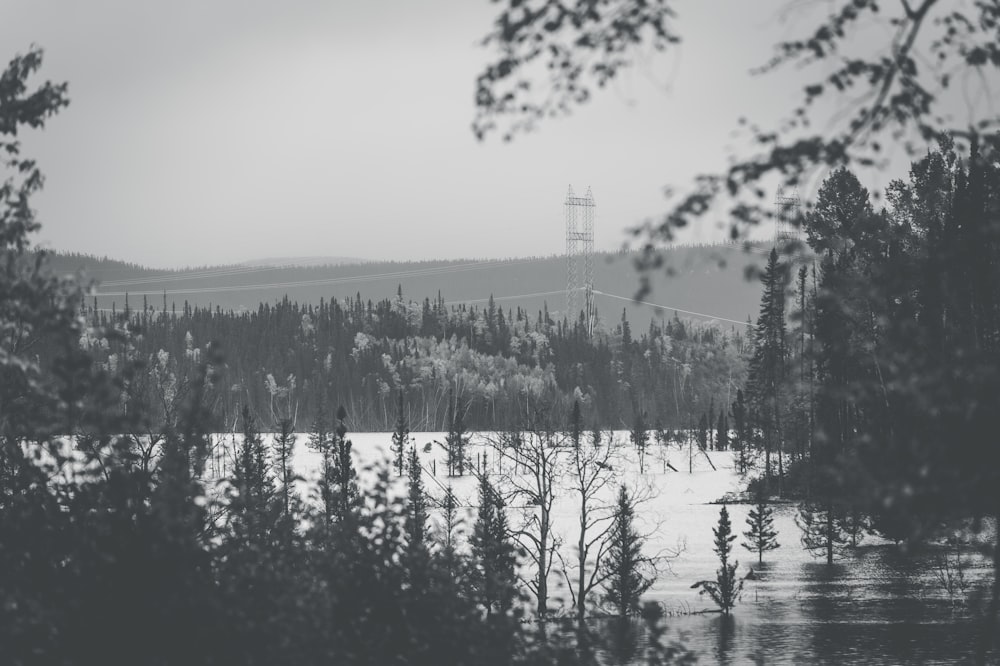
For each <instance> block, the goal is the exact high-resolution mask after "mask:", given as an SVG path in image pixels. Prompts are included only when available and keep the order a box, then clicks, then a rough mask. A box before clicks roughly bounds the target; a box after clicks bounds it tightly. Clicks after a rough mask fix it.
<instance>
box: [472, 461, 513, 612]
mask: <svg viewBox="0 0 1000 666" xmlns="http://www.w3.org/2000/svg"><path fill="white" fill-rule="evenodd" d="M471 545H472V552H473V556H474V558H475V561H476V565H477V566H476V568H477V574H476V579H477V585H476V587H477V589H478V590H479V594H480V598H481V603H482V604H483V607H484V609H485V610H486V616H487V617H491V616H492V615H493V613H494V612H498V613H501V614H503V613H506V612H507V611H508V610H510V608H511V606H512V605H513V601H514V595H515V580H516V579H515V569H514V568H515V564H516V559H515V551H514V547H513V545H512V544H511V541H510V528H509V526H508V523H507V512H506V509H505V508H504V502H503V500H502V499H501V498H500V496H499V494H498V493H497V492H496V489H495V488H494V487H493V485H492V484H491V483H490V480H489V476H488V475H487V474H481V475H480V476H479V515H478V516H477V517H476V524H475V526H474V528H473V533H472V539H471Z"/></svg>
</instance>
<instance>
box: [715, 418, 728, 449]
mask: <svg viewBox="0 0 1000 666" xmlns="http://www.w3.org/2000/svg"><path fill="white" fill-rule="evenodd" d="M715 432H716V436H715V448H716V449H718V450H719V451H725V450H726V449H728V448H729V421H728V419H726V412H725V410H721V409H720V410H719V419H718V422H717V423H716V426H715Z"/></svg>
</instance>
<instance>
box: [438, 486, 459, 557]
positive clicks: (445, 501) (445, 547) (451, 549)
mask: <svg viewBox="0 0 1000 666" xmlns="http://www.w3.org/2000/svg"><path fill="white" fill-rule="evenodd" d="M440 506H441V510H442V517H443V518H444V525H443V529H442V530H441V540H440V541H441V553H442V555H443V556H444V557H445V559H446V561H447V562H449V563H451V562H453V561H454V559H455V530H456V529H457V527H458V498H457V497H455V492H454V491H453V490H452V487H451V484H450V483H449V484H448V487H447V488H445V491H444V497H443V498H441V504H440Z"/></svg>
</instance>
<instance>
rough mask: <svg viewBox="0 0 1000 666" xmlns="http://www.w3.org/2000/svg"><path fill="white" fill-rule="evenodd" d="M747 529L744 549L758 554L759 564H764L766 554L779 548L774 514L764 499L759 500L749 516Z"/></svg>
mask: <svg viewBox="0 0 1000 666" xmlns="http://www.w3.org/2000/svg"><path fill="white" fill-rule="evenodd" d="M747 527H748V529H747V531H746V532H744V533H743V536H744V537H745V538H746V541H744V542H743V547H744V548H746V549H747V550H749V551H750V552H751V553H757V562H763V561H764V553H765V552H767V551H771V550H775V549H776V548H778V547H779V544H778V539H777V537H778V533H777V532H775V531H774V512H773V511H772V510H771V507H770V506H768V505H767V504H766V503H765V502H764V498H763V497H760V498H758V499H757V504H756V505H755V506H754V507H753V508H751V509H750V512H749V513H748V514H747Z"/></svg>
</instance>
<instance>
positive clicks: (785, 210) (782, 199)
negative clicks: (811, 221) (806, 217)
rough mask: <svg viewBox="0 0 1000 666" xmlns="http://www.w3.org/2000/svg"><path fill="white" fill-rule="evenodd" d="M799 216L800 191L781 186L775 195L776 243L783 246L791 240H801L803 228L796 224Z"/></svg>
mask: <svg viewBox="0 0 1000 666" xmlns="http://www.w3.org/2000/svg"><path fill="white" fill-rule="evenodd" d="M798 216H799V193H798V191H797V190H796V189H795V188H794V187H792V188H789V189H787V190H786V189H785V188H784V187H779V188H778V192H777V193H776V194H775V195H774V244H775V246H781V245H784V244H785V243H788V242H789V241H800V240H801V230H800V227H799V226H797V225H796V224H795V220H796V218H797V217H798Z"/></svg>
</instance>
